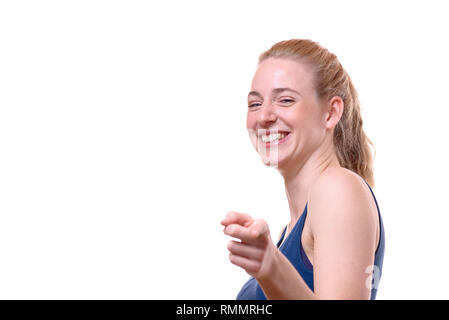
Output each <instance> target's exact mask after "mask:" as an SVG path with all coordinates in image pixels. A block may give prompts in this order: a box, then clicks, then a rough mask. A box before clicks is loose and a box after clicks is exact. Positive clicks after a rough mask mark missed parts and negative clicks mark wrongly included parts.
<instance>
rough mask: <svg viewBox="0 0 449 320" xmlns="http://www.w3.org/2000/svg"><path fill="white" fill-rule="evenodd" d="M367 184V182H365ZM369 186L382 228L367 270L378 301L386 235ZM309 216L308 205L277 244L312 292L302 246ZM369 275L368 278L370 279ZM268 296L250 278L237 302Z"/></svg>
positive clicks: (253, 279) (310, 279) (307, 264)
mask: <svg viewBox="0 0 449 320" xmlns="http://www.w3.org/2000/svg"><path fill="white" fill-rule="evenodd" d="M365 182H366V181H365ZM366 184H367V185H368V187H369V189H370V191H371V194H372V195H373V198H374V201H375V202H376V207H377V212H378V215H379V228H380V236H379V244H378V246H377V249H376V252H375V255H374V267H373V270H367V272H371V271H372V274H373V279H372V289H371V300H374V299H376V294H377V287H378V285H379V280H380V277H381V275H382V264H383V260H384V251H385V235H384V226H383V223H382V217H381V215H380V210H379V205H378V204H377V200H376V197H375V196H374V193H373V190H372V189H371V187H370V185H369V184H368V183H367V182H366ZM306 216H307V203H306V207H305V208H304V211H303V213H302V214H301V216H300V218H299V219H298V221H297V222H296V224H295V226H294V227H293V229H292V231H291V232H290V234H289V235H288V236H287V238H286V239H285V241H284V243H282V245H281V246H279V245H280V244H281V242H282V240H283V239H284V236H285V232H286V230H287V227H285V229H284V231H283V232H282V236H281V238H280V239H279V241H278V243H277V245H276V246H277V247H278V248H279V250H280V251H281V252H282V253H283V254H284V255H285V256H286V257H287V258H288V260H289V261H290V262H291V263H292V264H293V266H294V267H295V268H296V270H297V271H298V273H299V274H300V275H301V277H302V278H303V279H304V282H305V283H306V284H307V285H308V286H309V288H310V290H312V291H314V290H313V266H312V264H311V263H310V261H309V259H308V258H307V255H306V254H305V252H304V249H303V247H302V244H301V235H302V230H303V228H304V222H305V220H306ZM368 275H369V274H368V273H367V278H368ZM266 299H267V298H266V296H265V294H264V293H263V291H262V288H261V287H260V286H259V283H258V282H257V280H256V279H255V278H254V277H250V278H249V280H248V281H247V282H246V283H245V284H244V285H243V287H242V289H241V290H240V292H239V293H238V295H237V300H266Z"/></svg>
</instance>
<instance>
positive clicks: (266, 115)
mask: <svg viewBox="0 0 449 320" xmlns="http://www.w3.org/2000/svg"><path fill="white" fill-rule="evenodd" d="M276 119H277V116H276V113H275V110H274V108H273V104H272V103H269V102H267V103H265V105H264V106H262V108H260V110H259V117H258V122H259V124H260V126H261V127H268V126H269V125H270V124H272V123H274V122H276Z"/></svg>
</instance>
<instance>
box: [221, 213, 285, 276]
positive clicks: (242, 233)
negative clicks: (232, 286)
mask: <svg viewBox="0 0 449 320" xmlns="http://www.w3.org/2000/svg"><path fill="white" fill-rule="evenodd" d="M221 224H222V225H224V226H225V228H224V230H223V232H224V233H225V234H226V235H228V236H231V237H233V238H237V239H240V241H235V240H231V241H229V243H228V249H229V251H230V254H229V260H230V261H231V263H233V264H235V265H237V266H239V267H241V268H243V269H245V271H246V272H247V273H248V274H249V275H251V276H253V277H254V278H256V279H264V278H266V277H268V276H269V275H270V273H271V270H272V269H273V268H274V267H275V265H276V259H277V255H278V252H279V251H278V249H277V248H276V246H275V245H274V244H273V241H272V240H271V236H270V230H269V228H268V224H267V223H266V222H265V221H264V220H261V219H258V220H254V219H252V218H251V217H250V216H249V215H247V214H244V213H238V212H234V211H231V212H229V213H228V214H227V215H226V218H224V219H223V221H221Z"/></svg>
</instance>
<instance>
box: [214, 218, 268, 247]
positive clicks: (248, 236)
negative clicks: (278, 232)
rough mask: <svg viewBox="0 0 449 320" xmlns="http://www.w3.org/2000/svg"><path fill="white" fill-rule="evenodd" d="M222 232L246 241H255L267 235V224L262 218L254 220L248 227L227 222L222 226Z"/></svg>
mask: <svg viewBox="0 0 449 320" xmlns="http://www.w3.org/2000/svg"><path fill="white" fill-rule="evenodd" d="M223 232H224V233H225V234H227V235H228V236H231V237H234V238H238V239H240V240H242V241H243V242H247V243H257V242H258V241H260V239H261V238H263V237H264V236H269V229H268V225H267V223H266V222H265V221H264V220H254V222H253V223H252V224H251V225H250V226H249V227H243V226H241V225H239V224H229V225H227V226H226V227H225V228H224V230H223Z"/></svg>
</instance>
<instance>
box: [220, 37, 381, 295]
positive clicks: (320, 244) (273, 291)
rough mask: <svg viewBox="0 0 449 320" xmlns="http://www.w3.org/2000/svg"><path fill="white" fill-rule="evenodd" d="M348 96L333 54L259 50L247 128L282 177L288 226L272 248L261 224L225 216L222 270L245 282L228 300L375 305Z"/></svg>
mask: <svg viewBox="0 0 449 320" xmlns="http://www.w3.org/2000/svg"><path fill="white" fill-rule="evenodd" d="M362 123H363V122H362V118H361V112H360V104H359V100H358V97H357V92H356V90H355V88H354V86H353V84H352V82H351V79H350V77H349V75H348V74H347V73H346V71H345V70H344V69H343V67H342V66H341V64H340V63H339V61H338V60H337V57H336V56H335V55H334V54H332V53H330V52H329V51H328V50H327V49H325V48H323V47H322V46H320V45H319V44H318V43H316V42H313V41H310V40H302V39H292V40H287V41H281V42H279V43H276V44H275V45H273V46H272V47H271V48H270V49H269V50H267V51H266V52H264V53H262V54H261V55H260V57H259V63H258V67H257V70H256V73H255V75H254V78H253V81H252V84H251V90H250V92H249V94H248V114H247V128H248V132H249V133H250V138H251V140H252V142H253V144H254V146H255V147H256V150H257V152H258V153H259V154H260V155H261V157H262V158H263V160H264V162H265V163H266V164H268V165H270V166H275V167H276V168H277V170H278V171H279V173H280V174H281V175H282V177H283V179H284V184H285V191H286V194H287V200H288V204H289V208H290V221H289V223H288V225H287V226H286V227H285V229H283V231H282V234H281V236H280V239H279V240H278V242H277V244H274V243H273V242H272V239H271V235H270V230H269V227H268V225H267V223H266V222H265V221H264V220H261V219H253V218H252V217H251V216H250V215H248V214H245V213H239V212H229V213H228V214H227V215H226V217H225V219H224V220H223V221H222V222H221V223H222V225H224V227H225V228H224V233H225V234H226V235H229V236H231V237H233V238H236V239H237V240H231V241H230V242H229V244H228V250H229V252H230V254H229V259H230V261H231V263H233V264H235V265H237V266H239V267H241V268H243V269H244V270H245V271H246V272H247V273H248V274H249V275H250V276H251V277H250V279H249V280H248V281H247V282H246V283H245V284H244V285H243V287H242V289H241V290H240V292H239V293H238V296H237V299H251V300H254V299H375V298H376V293H377V287H378V285H379V280H380V277H381V273H382V263H383V256H384V248H385V235H384V228H383V223H382V218H381V216H380V211H379V207H378V204H377V200H376V198H375V196H374V193H373V191H372V189H371V187H374V177H373V161H372V159H373V157H372V154H371V149H370V145H372V144H371V141H370V140H369V139H368V138H367V136H366V135H365V133H364V131H363V127H362Z"/></svg>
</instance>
